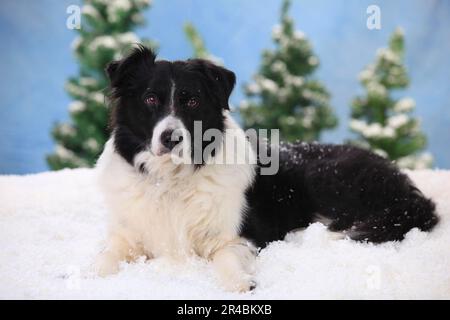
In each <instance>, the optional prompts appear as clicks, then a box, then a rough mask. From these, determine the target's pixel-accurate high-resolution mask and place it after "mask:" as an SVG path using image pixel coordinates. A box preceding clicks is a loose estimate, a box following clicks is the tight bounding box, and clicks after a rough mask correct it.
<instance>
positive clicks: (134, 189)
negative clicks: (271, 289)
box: [98, 142, 250, 258]
mask: <svg viewBox="0 0 450 320" xmlns="http://www.w3.org/2000/svg"><path fill="white" fill-rule="evenodd" d="M108 144H109V146H108V145H107V146H106V148H105V151H104V155H102V159H101V160H100V161H99V165H98V167H99V173H100V182H101V186H102V189H103V191H104V194H105V197H106V200H107V204H108V206H109V210H110V211H111V213H112V214H111V216H110V218H111V219H110V229H111V230H120V232H121V234H122V236H124V237H126V238H127V239H126V240H127V241H128V242H130V243H131V246H132V247H135V248H136V250H137V252H141V251H143V253H146V254H147V255H151V256H163V255H164V256H172V257H177V258H179V257H184V256H187V255H192V254H197V255H200V256H209V255H210V254H211V253H212V252H214V251H215V250H217V249H218V247H219V246H220V245H221V244H223V243H224V242H226V241H228V240H231V239H234V238H235V237H236V236H237V234H238V232H239V227H240V224H241V222H242V212H243V208H244V207H245V196H244V190H245V188H246V186H247V185H248V183H249V181H248V180H249V176H250V175H249V174H248V172H245V170H246V168H245V167H241V168H238V169H236V168H231V167H230V168H227V167H225V166H221V167H214V166H210V167H207V168H205V169H204V170H203V169H202V170H201V171H199V172H195V173H192V171H190V172H184V171H183V169H182V168H178V169H174V168H173V166H172V165H171V164H167V167H165V168H164V167H160V168H158V170H157V172H159V173H162V174H161V175H159V176H152V175H151V174H149V175H147V176H146V175H143V174H140V173H138V172H136V170H135V169H134V168H133V167H131V166H129V165H128V164H127V163H126V162H124V161H123V159H121V158H120V157H119V156H118V155H117V154H116V153H115V152H114V151H113V150H108V149H111V148H112V146H111V142H108ZM170 170H177V171H174V172H170ZM186 170H192V168H191V167H188V168H186ZM230 170H233V172H230ZM109 172H114V175H111V174H110V173H109ZM239 177H241V179H239Z"/></svg>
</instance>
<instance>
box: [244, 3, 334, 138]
mask: <svg viewBox="0 0 450 320" xmlns="http://www.w3.org/2000/svg"><path fill="white" fill-rule="evenodd" d="M290 4H291V1H290V0H284V2H283V5H282V9H281V23H280V24H279V25H276V26H275V27H274V28H273V32H272V39H273V41H274V42H275V49H274V50H265V51H264V52H263V54H262V63H261V66H260V68H259V72H258V74H256V75H255V76H254V81H253V82H252V83H250V84H247V85H246V86H245V94H246V97H247V99H246V100H243V101H242V102H241V104H240V111H241V115H242V119H243V122H244V126H245V127H246V128H256V129H259V128H267V129H280V134H281V137H282V138H283V139H285V140H296V139H301V140H305V141H312V140H318V139H319V138H320V134H321V132H322V130H324V129H331V128H333V127H335V126H336V124H337V118H336V117H335V115H334V114H333V111H332V109H331V108H330V105H329V98H330V95H329V94H328V92H327V90H326V89H325V87H324V86H323V85H322V84H321V83H320V82H319V81H317V80H316V79H314V78H313V77H312V74H313V72H314V71H315V70H316V69H317V67H318V65H319V60H318V58H317V56H315V55H314V53H313V50H312V48H311V45H310V42H309V40H308V39H307V38H306V37H305V35H304V34H303V32H301V31H299V30H295V26H294V21H293V20H292V18H291V17H289V15H288V11H289V7H290Z"/></svg>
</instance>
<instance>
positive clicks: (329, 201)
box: [107, 46, 438, 247]
mask: <svg viewBox="0 0 450 320" xmlns="http://www.w3.org/2000/svg"><path fill="white" fill-rule="evenodd" d="M107 73H108V76H109V78H110V81H111V88H112V95H111V96H112V99H113V111H112V117H111V119H112V121H111V126H112V129H113V134H114V138H115V141H114V142H115V148H116V150H117V152H118V153H119V154H120V155H121V156H122V157H123V158H124V159H125V160H127V161H128V162H129V163H130V165H135V164H134V156H135V155H136V154H137V153H139V152H140V151H142V149H143V148H144V147H145V146H146V145H148V142H149V141H150V140H151V138H152V132H153V128H154V126H155V124H156V123H157V121H159V120H160V119H161V118H163V117H164V116H165V115H166V114H167V113H168V112H170V110H169V109H168V101H167V99H168V96H169V91H170V83H171V81H176V82H177V88H178V89H177V92H176V103H175V113H176V115H177V116H178V117H179V118H180V119H181V120H182V121H183V123H184V125H185V127H186V128H187V129H188V130H189V131H191V130H193V128H192V127H193V122H194V120H200V121H202V123H203V130H206V129H209V128H215V129H219V130H223V129H224V117H223V113H222V112H223V109H228V98H229V95H230V93H231V91H232V90H233V87H234V84H235V75H234V73H233V72H231V71H229V70H226V69H225V68H222V67H218V66H215V65H214V64H212V63H210V62H208V61H205V60H201V59H194V60H188V61H176V62H168V61H156V62H155V55H154V54H153V52H151V51H150V50H148V49H146V48H145V47H142V46H141V47H139V48H138V49H136V50H135V51H134V52H133V53H132V54H131V55H129V56H128V57H127V58H125V59H123V60H121V61H118V62H113V63H111V64H110V65H109V66H108V68H107ZM174 79H175V80H174ZM149 93H151V94H155V95H157V96H158V98H159V99H158V101H159V105H157V106H155V107H149V106H148V105H146V104H145V103H144V101H145V97H146V96H147V95H148V94H149ZM188 96H189V97H191V96H195V97H197V99H198V100H199V102H200V103H199V106H198V107H197V108H194V109H189V108H187V107H186V105H185V102H186V99H187V98H188ZM192 136H193V135H192ZM203 147H204V146H203ZM198 170H201V167H200V168H198ZM143 174H145V173H143ZM246 196H247V200H248V207H247V208H246V209H244V210H245V212H243V213H242V214H243V215H244V216H245V218H244V222H243V226H242V230H241V235H242V236H243V237H245V238H247V239H249V240H251V241H253V242H254V243H255V244H256V245H258V246H259V247H264V246H265V245H266V244H267V243H268V242H270V241H274V240H280V239H283V237H284V236H285V235H286V233H287V232H289V231H291V230H294V229H298V228H304V227H307V226H308V224H310V223H312V222H314V221H317V220H322V221H323V220H326V221H327V222H328V223H329V224H328V228H329V229H330V230H332V231H343V232H346V233H347V234H348V236H349V237H350V238H352V239H355V240H367V241H371V242H375V243H379V242H383V241H391V240H401V239H403V237H404V235H405V233H406V232H408V231H409V230H410V229H412V228H415V227H417V228H419V229H420V230H424V231H427V230H430V229H431V228H432V227H433V226H434V225H435V224H436V223H437V222H438V218H437V216H436V215H435V213H434V211H435V206H434V204H433V202H432V201H431V200H430V199H427V198H426V197H425V196H424V195H423V194H422V193H421V192H420V191H419V190H418V189H417V188H416V187H415V186H414V184H413V183H412V182H411V181H410V180H409V178H408V177H407V176H406V175H405V174H403V173H401V172H400V171H399V169H397V168H396V167H395V166H394V165H393V164H391V163H390V162H389V161H387V160H385V159H384V158H382V157H380V156H377V155H375V154H373V153H371V152H369V151H366V150H362V149H359V148H356V147H352V146H347V145H324V144H315V143H311V144H307V143H292V144H282V145H281V147H280V170H279V172H278V173H277V174H276V175H269V176H264V175H260V174H257V175H256V179H255V181H254V182H253V184H252V186H251V187H250V188H248V190H247V192H246Z"/></svg>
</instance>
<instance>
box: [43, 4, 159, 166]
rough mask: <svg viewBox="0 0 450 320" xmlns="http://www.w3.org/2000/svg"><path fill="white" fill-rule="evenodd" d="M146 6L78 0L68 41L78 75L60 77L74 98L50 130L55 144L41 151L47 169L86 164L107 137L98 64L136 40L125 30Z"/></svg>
mask: <svg viewBox="0 0 450 320" xmlns="http://www.w3.org/2000/svg"><path fill="white" fill-rule="evenodd" d="M148 6H149V0H111V1H106V0H85V1H84V5H83V7H82V20H81V21H82V25H81V28H80V29H79V30H77V32H78V34H79V35H78V37H77V38H76V39H75V41H74V43H73V45H72V47H73V51H74V52H75V56H76V58H77V59H78V61H79V64H80V69H79V75H78V76H77V77H72V78H69V80H68V82H67V83H66V91H67V92H68V93H69V95H70V96H71V97H72V98H73V99H74V101H73V102H71V103H70V105H69V112H70V117H71V121H70V122H69V123H57V124H56V125H55V126H54V128H53V130H52V135H53V138H54V140H55V141H56V149H55V151H54V153H53V154H51V155H48V156H47V162H48V164H49V166H50V168H51V169H53V170H58V169H62V168H75V167H89V166H92V165H93V164H94V163H95V161H96V160H97V157H98V156H99V154H100V152H101V151H102V147H103V144H104V143H105V142H106V140H107V139H108V130H107V123H108V120H107V119H108V109H107V106H106V104H105V98H104V90H105V88H106V87H107V85H108V82H107V78H106V76H105V73H104V68H105V66H106V65H107V64H108V63H109V62H110V61H112V60H117V59H120V58H121V55H122V53H125V52H127V51H128V50H129V49H130V48H131V47H132V46H133V45H134V44H136V43H140V42H142V41H141V39H139V38H138V37H137V36H136V35H135V34H134V33H132V32H131V31H130V30H132V29H133V28H134V27H136V26H138V25H140V24H142V23H143V16H142V15H141V11H142V10H144V9H145V8H147V7H148ZM144 43H146V44H147V45H152V44H151V43H150V42H148V41H144Z"/></svg>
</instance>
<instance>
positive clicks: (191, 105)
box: [187, 97, 199, 108]
mask: <svg viewBox="0 0 450 320" xmlns="http://www.w3.org/2000/svg"><path fill="white" fill-rule="evenodd" d="M198 105H199V102H198V99H197V98H195V97H192V98H190V99H189V100H188V102H187V106H188V107H189V108H196V107H198Z"/></svg>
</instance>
